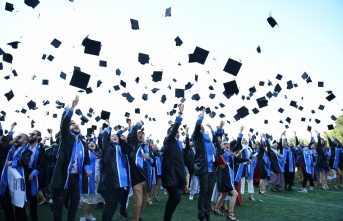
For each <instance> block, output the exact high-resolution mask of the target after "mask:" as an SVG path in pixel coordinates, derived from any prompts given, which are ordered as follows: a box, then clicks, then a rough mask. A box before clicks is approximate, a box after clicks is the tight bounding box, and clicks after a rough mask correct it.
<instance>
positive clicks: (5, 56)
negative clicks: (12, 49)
mask: <svg viewBox="0 0 343 221" xmlns="http://www.w3.org/2000/svg"><path fill="white" fill-rule="evenodd" d="M2 60H3V61H5V62H7V63H10V64H12V61H13V56H12V55H11V54H9V53H4V54H3V55H2Z"/></svg>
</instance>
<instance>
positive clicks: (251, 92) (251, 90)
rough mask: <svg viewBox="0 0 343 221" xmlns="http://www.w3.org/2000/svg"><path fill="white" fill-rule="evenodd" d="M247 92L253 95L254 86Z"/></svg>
mask: <svg viewBox="0 0 343 221" xmlns="http://www.w3.org/2000/svg"><path fill="white" fill-rule="evenodd" d="M249 92H250V94H253V93H255V92H256V88H255V86H253V87H251V88H249Z"/></svg>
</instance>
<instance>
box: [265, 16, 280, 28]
mask: <svg viewBox="0 0 343 221" xmlns="http://www.w3.org/2000/svg"><path fill="white" fill-rule="evenodd" d="M267 21H268V23H269V25H270V26H271V27H272V28H274V27H275V25H278V23H277V22H276V21H275V19H274V18H273V17H272V16H269V17H268V18H267Z"/></svg>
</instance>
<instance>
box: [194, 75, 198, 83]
mask: <svg viewBox="0 0 343 221" xmlns="http://www.w3.org/2000/svg"><path fill="white" fill-rule="evenodd" d="M194 80H195V82H198V75H197V74H196V75H195V77H194Z"/></svg>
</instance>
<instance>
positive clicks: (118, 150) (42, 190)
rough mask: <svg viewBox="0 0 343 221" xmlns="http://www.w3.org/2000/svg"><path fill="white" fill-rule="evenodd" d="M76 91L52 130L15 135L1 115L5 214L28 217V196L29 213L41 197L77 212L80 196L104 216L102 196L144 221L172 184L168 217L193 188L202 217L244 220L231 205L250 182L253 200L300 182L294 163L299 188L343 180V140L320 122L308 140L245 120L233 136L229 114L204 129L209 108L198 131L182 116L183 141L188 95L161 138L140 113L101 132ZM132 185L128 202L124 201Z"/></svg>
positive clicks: (57, 214) (86, 214)
mask: <svg viewBox="0 0 343 221" xmlns="http://www.w3.org/2000/svg"><path fill="white" fill-rule="evenodd" d="M78 101H79V98H78V97H76V98H75V99H74V100H73V101H72V105H71V107H67V108H65V110H64V112H63V115H62V119H61V127H60V130H59V131H58V133H56V134H53V131H55V129H54V130H52V129H48V133H49V137H45V138H43V136H42V132H41V131H39V130H36V129H34V130H33V131H32V132H31V133H28V135H27V134H26V133H16V136H15V137H14V128H15V127H16V123H14V124H12V125H11V128H10V130H9V131H6V133H4V129H3V128H2V126H1V124H0V133H1V134H0V135H1V137H0V171H1V180H0V200H1V207H2V209H3V211H4V214H5V217H6V220H8V221H12V220H27V216H28V215H27V211H26V208H25V204H26V202H27V201H28V203H29V204H30V207H29V208H30V210H29V216H30V217H31V220H38V212H37V210H38V206H39V205H43V204H46V203H47V202H48V201H50V203H51V204H52V205H53V207H52V211H53V220H61V219H62V214H63V207H66V208H68V220H74V219H75V217H76V213H77V210H78V208H79V205H82V215H81V217H80V221H84V220H92V221H93V220H96V219H97V218H98V219H100V217H97V218H95V217H94V216H93V215H92V211H93V210H94V209H95V208H96V207H97V206H99V205H104V208H103V213H102V217H101V220H104V221H105V220H112V217H113V215H114V213H115V211H116V208H117V205H118V204H120V209H119V214H120V216H121V217H122V218H123V219H128V218H129V217H131V219H132V220H133V221H138V220H142V214H144V212H143V210H144V207H145V206H146V205H147V204H152V199H155V201H156V202H158V201H160V199H159V194H160V189H163V188H164V192H165V193H166V194H168V201H167V204H166V207H165V213H164V218H163V219H164V220H172V215H173V213H174V211H175V210H176V208H177V206H178V204H179V202H180V200H181V197H180V193H185V194H189V200H193V199H194V198H195V197H198V208H197V218H198V219H199V220H210V219H211V214H214V215H219V216H221V215H226V219H227V220H237V219H236V216H235V214H234V207H235V205H243V203H244V200H243V197H242V196H243V195H244V194H245V190H246V188H245V184H246V183H247V186H248V188H247V190H248V194H249V197H248V199H249V200H251V201H255V198H254V186H259V194H262V195H266V194H268V190H269V189H267V185H268V184H269V185H270V191H272V192H280V191H293V188H292V187H293V186H294V180H295V174H296V173H295V172H296V171H297V174H298V176H299V181H300V182H301V183H302V189H301V190H299V191H298V192H300V193H308V190H307V186H308V182H309V186H310V187H309V190H310V191H313V187H314V185H315V183H319V184H320V185H321V188H322V189H324V190H328V189H329V188H335V189H338V188H343V184H342V170H343V148H342V147H343V145H342V143H341V142H340V141H339V140H337V139H336V138H331V137H329V136H328V135H327V134H326V132H324V135H325V136H326V137H327V141H328V142H327V141H325V140H324V139H323V138H322V136H321V134H320V133H319V132H318V131H316V130H315V131H314V133H315V134H313V133H312V131H310V135H311V139H310V142H309V143H307V144H306V143H304V142H303V141H301V140H299V138H298V137H297V134H296V132H294V135H295V143H294V144H293V143H292V142H290V139H289V138H290V137H289V136H288V134H287V133H286V131H284V132H282V133H281V136H280V138H279V139H278V140H272V137H271V136H270V135H268V134H266V133H261V134H260V137H259V139H258V137H256V136H251V135H250V133H248V134H247V136H246V137H245V136H244V135H243V132H244V130H245V127H244V126H242V127H240V129H239V131H237V132H238V133H237V137H236V138H235V137H232V139H231V140H229V138H228V136H227V134H226V133H225V131H224V124H225V122H224V121H221V122H220V125H218V126H217V127H216V128H215V129H214V128H212V126H211V124H206V126H207V128H208V131H209V132H208V131H206V129H205V127H204V125H203V124H202V122H203V119H204V116H205V108H202V109H201V110H200V112H201V114H200V115H199V117H198V118H197V119H196V124H195V128H194V131H193V132H192V133H191V134H190V133H189V127H187V126H186V125H185V126H184V129H185V132H186V133H185V134H184V135H185V139H184V140H183V141H181V138H180V134H181V132H180V126H181V122H182V114H183V111H184V105H183V104H180V105H178V108H179V113H178V116H177V117H176V118H175V122H174V123H172V122H170V123H169V125H170V127H169V129H168V131H166V137H165V138H163V139H164V140H163V142H159V140H158V139H156V140H153V139H151V137H152V136H151V135H147V136H146V135H145V133H146V131H144V129H143V128H142V127H143V125H144V122H143V121H139V122H137V123H136V124H132V122H131V120H130V119H128V120H127V126H126V127H123V128H120V129H118V128H117V127H115V128H112V127H111V123H110V120H109V119H104V120H105V122H106V123H104V124H103V125H102V127H99V133H98V134H96V133H95V132H94V131H93V132H91V133H88V135H87V136H83V134H82V133H81V130H80V126H79V125H78V124H77V123H75V122H74V121H73V120H72V116H73V111H74V108H75V106H76V105H77V104H78ZM19 126H20V124H19ZM13 169H14V170H13ZM332 171H335V175H336V179H335V182H334V184H333V186H331V187H329V185H328V181H327V177H328V176H329V174H331V172H332ZM18 174H19V175H18ZM12 176H13V177H15V179H13V178H12ZM130 193H131V195H132V196H133V200H134V204H133V205H134V206H133V210H132V211H131V212H130V211H127V206H128V200H129V198H130V197H129V196H131V195H130ZM129 214H130V216H129ZM144 216H145V217H149V215H148V214H145V215H144Z"/></svg>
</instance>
